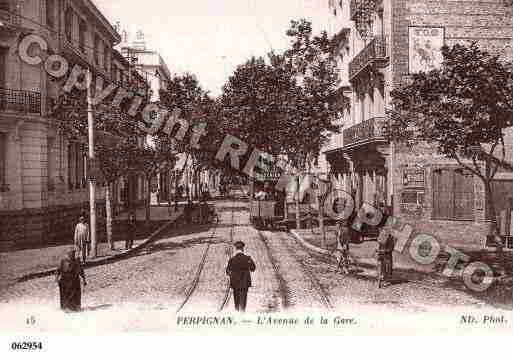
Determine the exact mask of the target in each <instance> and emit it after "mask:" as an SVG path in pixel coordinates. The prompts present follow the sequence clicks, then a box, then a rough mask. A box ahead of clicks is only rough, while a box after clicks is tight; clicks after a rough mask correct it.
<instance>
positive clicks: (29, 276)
mask: <svg viewBox="0 0 513 359" xmlns="http://www.w3.org/2000/svg"><path fill="white" fill-rule="evenodd" d="M182 219H183V213H182V214H180V215H179V216H178V217H176V218H175V219H174V220H171V221H169V222H167V223H165V224H163V225H162V226H160V227H159V228H158V229H157V230H156V231H154V232H153V233H152V234H150V235H149V236H148V237H147V238H146V239H145V240H143V241H142V242H141V243H139V244H138V245H136V246H135V247H133V248H130V249H129V250H127V251H125V252H122V253H118V254H114V255H112V256H109V257H105V258H101V259H98V260H93V261H91V262H86V263H85V264H83V265H82V267H83V268H84V269H85V268H93V267H97V266H100V265H104V264H107V263H110V262H114V261H117V260H121V259H125V258H127V257H130V256H131V255H132V254H134V253H136V252H138V251H139V250H141V249H143V248H144V247H146V246H147V245H148V244H150V243H151V242H153V241H154V240H155V237H157V236H158V235H159V234H160V233H162V232H163V231H165V230H166V229H168V228H169V227H172V226H173V225H174V224H175V223H177V222H178V221H180V220H182ZM56 271H57V268H54V269H47V270H44V271H41V272H35V273H30V274H26V275H24V276H21V277H19V278H18V279H16V280H15V282H16V283H22V282H26V281H28V280H31V279H36V278H43V277H47V276H51V275H54V274H55V273H56Z"/></svg>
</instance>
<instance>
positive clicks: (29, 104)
mask: <svg viewBox="0 0 513 359" xmlns="http://www.w3.org/2000/svg"><path fill="white" fill-rule="evenodd" d="M0 111H15V112H25V113H33V114H39V115H41V94H40V93H39V92H34V91H25V90H12V89H6V88H0Z"/></svg>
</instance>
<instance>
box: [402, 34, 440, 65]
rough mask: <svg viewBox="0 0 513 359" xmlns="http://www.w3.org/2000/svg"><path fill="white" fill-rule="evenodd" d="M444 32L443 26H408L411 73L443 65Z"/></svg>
mask: <svg viewBox="0 0 513 359" xmlns="http://www.w3.org/2000/svg"><path fill="white" fill-rule="evenodd" d="M444 33H445V29H444V28H443V27H420V26H410V27H409V28H408V54H409V66H408V71H409V73H410V74H413V73H418V72H428V71H431V70H434V69H437V68H439V67H440V66H441V64H442V60H443V56H442V50H441V49H442V46H443V45H444V37H445V34H444Z"/></svg>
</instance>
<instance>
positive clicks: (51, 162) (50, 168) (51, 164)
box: [46, 137, 55, 191]
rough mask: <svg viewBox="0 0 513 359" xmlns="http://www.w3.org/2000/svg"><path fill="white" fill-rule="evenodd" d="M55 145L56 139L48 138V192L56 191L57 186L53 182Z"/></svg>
mask: <svg viewBox="0 0 513 359" xmlns="http://www.w3.org/2000/svg"><path fill="white" fill-rule="evenodd" d="M54 144H55V139H54V138H53V137H48V139H47V142H46V156H47V157H46V177H47V181H48V190H49V191H53V190H54V189H55V184H54V181H53V178H54V176H53V175H54V171H55V156H54V152H53V146H54Z"/></svg>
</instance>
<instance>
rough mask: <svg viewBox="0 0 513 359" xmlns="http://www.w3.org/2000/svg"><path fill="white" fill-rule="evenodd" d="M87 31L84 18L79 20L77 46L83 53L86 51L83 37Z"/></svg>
mask: <svg viewBox="0 0 513 359" xmlns="http://www.w3.org/2000/svg"><path fill="white" fill-rule="evenodd" d="M86 32H87V24H86V22H85V21H84V20H80V24H79V25H78V46H79V48H80V51H82V52H83V53H85V52H86V46H85V37H86Z"/></svg>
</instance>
